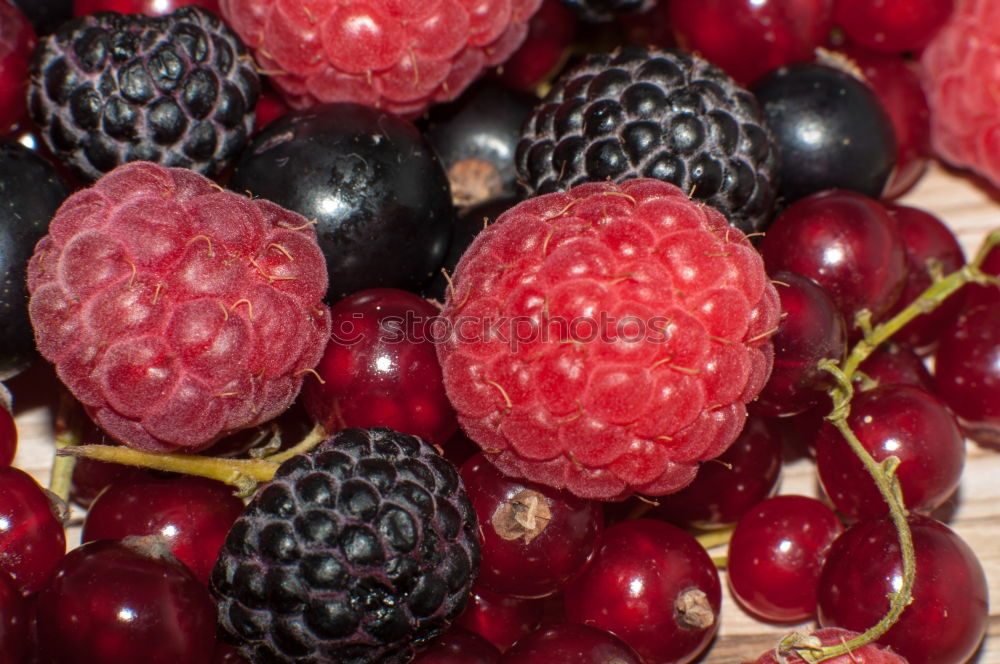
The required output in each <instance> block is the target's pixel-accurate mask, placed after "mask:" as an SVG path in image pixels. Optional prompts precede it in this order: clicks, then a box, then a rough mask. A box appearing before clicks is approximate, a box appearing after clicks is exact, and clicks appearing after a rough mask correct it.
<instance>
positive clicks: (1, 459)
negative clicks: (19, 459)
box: [0, 398, 17, 467]
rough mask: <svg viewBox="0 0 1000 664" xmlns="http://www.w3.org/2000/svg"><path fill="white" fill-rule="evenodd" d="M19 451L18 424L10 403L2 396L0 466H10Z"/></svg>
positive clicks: (0, 401) (0, 407)
mask: <svg viewBox="0 0 1000 664" xmlns="http://www.w3.org/2000/svg"><path fill="white" fill-rule="evenodd" d="M16 453H17V424H16V423H15V422H14V413H13V412H11V409H10V404H9V403H8V402H5V401H4V400H3V399H2V398H0V467H5V466H10V464H11V463H12V462H13V461H14V455H15V454H16Z"/></svg>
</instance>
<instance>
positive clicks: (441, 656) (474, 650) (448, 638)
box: [413, 627, 500, 664]
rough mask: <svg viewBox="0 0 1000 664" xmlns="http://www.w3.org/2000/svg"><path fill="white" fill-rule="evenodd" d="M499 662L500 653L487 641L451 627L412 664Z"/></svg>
mask: <svg viewBox="0 0 1000 664" xmlns="http://www.w3.org/2000/svg"><path fill="white" fill-rule="evenodd" d="M499 661H500V651H499V650H497V649H496V648H494V647H493V646H492V645H491V644H490V642H489V641H487V640H486V639H484V638H483V637H481V636H479V635H478V634H473V633H472V632H467V631H465V630H464V629H460V628H455V627H452V628H451V629H449V630H448V631H447V632H445V634H444V636H442V637H441V638H439V639H438V640H437V641H435V642H434V643H433V644H432V645H431V646H430V647H429V648H427V650H424V651H423V652H421V653H420V654H419V655H417V657H416V659H414V660H413V664H497V663H498V662H499Z"/></svg>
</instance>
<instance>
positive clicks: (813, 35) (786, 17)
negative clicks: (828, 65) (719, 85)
mask: <svg viewBox="0 0 1000 664" xmlns="http://www.w3.org/2000/svg"><path fill="white" fill-rule="evenodd" d="M666 4H667V5H668V6H669V11H670V21H671V23H672V25H673V27H674V31H675V33H676V35H677V41H678V43H679V44H680V45H681V46H682V47H683V48H684V49H686V50H689V51H698V52H700V53H701V54H702V55H703V56H704V57H705V58H706V59H707V60H710V61H711V62H714V63H715V64H717V65H719V66H720V67H722V68H723V69H725V70H726V72H727V73H728V74H729V75H730V76H732V77H733V78H735V79H736V80H737V81H738V82H739V83H742V84H743V85H749V84H751V83H753V82H754V81H755V80H756V79H758V78H759V77H760V76H762V75H763V74H766V73H767V72H769V71H771V70H772V69H776V68H778V67H780V66H782V65H787V64H790V63H793V62H809V61H811V60H812V59H813V51H814V50H815V49H816V47H817V46H821V45H822V44H823V43H824V42H825V41H826V39H827V36H828V35H829V33H830V29H831V28H832V27H833V0H792V1H791V2H789V1H788V0H670V2H669V3H666ZM748 53H752V54H753V57H747V54H748Z"/></svg>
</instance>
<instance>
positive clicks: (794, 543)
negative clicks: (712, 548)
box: [726, 495, 844, 622]
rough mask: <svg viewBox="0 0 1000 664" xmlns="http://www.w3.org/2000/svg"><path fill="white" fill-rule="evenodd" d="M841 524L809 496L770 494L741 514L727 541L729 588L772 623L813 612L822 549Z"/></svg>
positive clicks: (839, 530) (822, 556) (836, 534)
mask: <svg viewBox="0 0 1000 664" xmlns="http://www.w3.org/2000/svg"><path fill="white" fill-rule="evenodd" d="M843 530H844V527H843V526H842V525H841V523H840V521H839V520H838V519H837V515H836V514H834V513H833V510H831V509H830V508H829V507H827V506H826V505H825V504H823V503H822V502H820V501H818V500H816V499H815V498H808V497H806V496H793V495H784V496H776V497H774V498H770V499H768V500H765V501H764V502H762V503H760V504H759V505H757V506H755V507H754V508H753V509H751V510H750V511H749V512H747V513H746V514H744V515H743V517H742V518H741V519H740V521H739V523H737V524H736V528H735V530H733V536H732V539H730V540H729V555H728V562H727V564H726V570H727V572H728V575H729V587H730V588H732V591H733V595H734V596H735V597H736V599H737V600H739V602H740V603H741V604H742V605H743V606H744V607H746V608H747V609H749V611H750V612H751V613H752V614H754V615H756V616H759V617H760V618H763V619H764V620H771V621H775V622H800V621H803V620H807V619H808V618H810V617H811V616H812V615H813V614H814V613H815V612H816V591H817V587H818V585H819V574H820V569H821V568H822V566H823V561H824V560H825V559H826V553H827V550H828V549H829V548H830V545H831V544H833V540H835V539H836V538H837V536H838V535H840V533H842V532H843Z"/></svg>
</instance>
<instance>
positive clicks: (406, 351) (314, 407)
mask: <svg viewBox="0 0 1000 664" xmlns="http://www.w3.org/2000/svg"><path fill="white" fill-rule="evenodd" d="M437 314H438V308H437V307H435V306H434V305H433V304H430V303H429V302H427V300H424V299H423V298H421V297H420V296H419V295H415V294H414V293H408V292H406V291H401V290H393V289H389V288H378V289H372V290H366V291H361V292H359V293H355V294H354V295H349V296H348V297H346V298H344V299H343V300H340V301H339V302H337V303H336V304H335V305H333V307H332V308H331V309H330V320H331V321H332V325H331V329H332V334H331V336H330V341H329V342H328V343H327V345H326V350H325V351H324V353H323V358H322V359H321V360H320V361H319V364H317V365H316V380H312V379H310V380H308V381H306V383H305V386H304V387H303V389H302V401H303V403H304V404H305V406H306V410H307V411H308V412H309V414H310V415H311V416H312V418H313V419H314V420H316V421H318V422H319V423H321V424H322V425H323V427H324V428H325V429H326V431H327V432H328V433H333V432H336V431H339V430H340V429H344V428H347V427H373V426H378V427H389V428H391V429H395V430H396V431H399V432H401V433H408V434H410V435H413V436H417V437H418V438H423V439H424V440H426V441H428V442H431V443H437V444H440V443H444V442H445V441H447V440H448V438H449V437H451V435H452V434H453V433H455V430H456V429H457V428H458V422H457V421H456V420H455V411H454V409H453V408H452V407H451V404H450V403H449V402H448V397H447V396H446V395H445V392H444V384H443V383H442V380H441V366H440V365H439V364H438V360H437V354H436V352H435V350H434V339H433V337H432V336H431V324H432V321H433V319H434V318H435V317H436V316H437Z"/></svg>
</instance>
